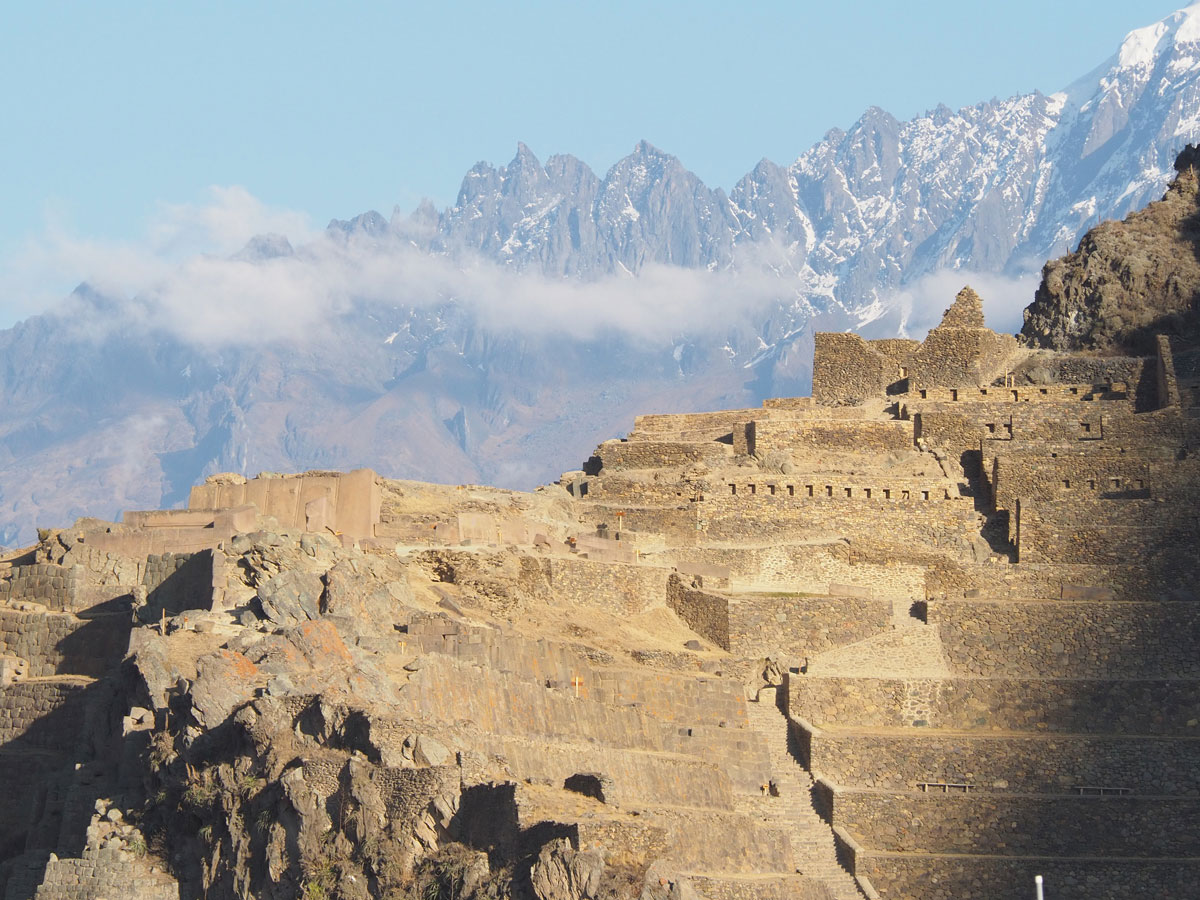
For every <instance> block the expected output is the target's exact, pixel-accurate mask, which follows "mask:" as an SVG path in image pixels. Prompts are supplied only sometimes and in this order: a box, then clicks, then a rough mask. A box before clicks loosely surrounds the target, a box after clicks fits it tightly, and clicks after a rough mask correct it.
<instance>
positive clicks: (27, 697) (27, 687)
mask: <svg viewBox="0 0 1200 900" xmlns="http://www.w3.org/2000/svg"><path fill="white" fill-rule="evenodd" d="M88 686H89V682H88V681H86V680H78V681H63V680H56V681H22V682H18V683H17V684H9V685H5V686H4V687H0V747H4V748H6V749H10V750H11V749H18V748H19V749H25V750H47V751H52V752H55V753H61V752H64V750H66V749H67V748H70V747H73V746H74V745H75V744H76V743H77V742H78V741H79V740H80V739H81V738H83V737H85V735H83V734H82V726H83V723H84V720H85V715H84V704H85V703H86V699H87V689H88Z"/></svg>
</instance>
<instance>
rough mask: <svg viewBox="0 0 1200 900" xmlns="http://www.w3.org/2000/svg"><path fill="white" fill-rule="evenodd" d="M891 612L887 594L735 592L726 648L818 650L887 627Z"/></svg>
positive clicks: (795, 653)
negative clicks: (885, 597)
mask: <svg viewBox="0 0 1200 900" xmlns="http://www.w3.org/2000/svg"><path fill="white" fill-rule="evenodd" d="M900 602H906V601H900ZM891 616H892V601H891V600H881V599H875V598H863V597H804V596H797V595H782V596H779V595H770V594H768V595H761V596H753V595H740V596H735V597H734V598H732V600H731V602H730V604H729V631H730V649H731V651H732V652H733V654H734V655H735V656H739V657H743V658H749V659H760V658H762V657H766V656H771V657H777V656H781V655H782V656H785V657H788V658H803V657H806V656H816V655H817V654H818V653H824V652H825V651H826V650H829V649H832V648H833V647H841V646H844V645H846V644H852V643H855V642H857V641H861V640H865V639H867V638H869V637H872V636H874V635H876V634H880V633H881V632H883V631H885V630H886V629H888V628H890V627H891Z"/></svg>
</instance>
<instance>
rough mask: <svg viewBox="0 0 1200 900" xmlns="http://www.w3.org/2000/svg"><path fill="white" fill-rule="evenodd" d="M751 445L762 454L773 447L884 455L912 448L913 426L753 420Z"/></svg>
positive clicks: (886, 423)
mask: <svg viewBox="0 0 1200 900" xmlns="http://www.w3.org/2000/svg"><path fill="white" fill-rule="evenodd" d="M754 448H755V452H756V453H757V454H758V455H759V456H760V457H761V456H763V455H764V454H766V453H770V452H772V451H776V450H782V451H789V450H800V451H807V452H814V451H822V452H826V451H834V450H852V451H855V452H859V453H879V454H886V453H890V452H892V451H898V450H911V449H912V448H913V427H912V423H911V422H905V421H900V420H898V421H872V420H867V421H859V422H856V421H854V420H841V419H824V418H819V417H815V416H813V417H803V418H795V419H773V418H772V419H766V420H765V421H757V422H755V423H754Z"/></svg>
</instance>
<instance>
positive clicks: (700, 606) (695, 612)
mask: <svg viewBox="0 0 1200 900" xmlns="http://www.w3.org/2000/svg"><path fill="white" fill-rule="evenodd" d="M667 606H669V607H670V608H671V609H672V610H674V612H675V614H676V615H677V616H679V618H681V619H683V621H684V622H686V623H687V625H688V627H689V628H691V629H692V631H694V632H696V634H698V635H700V636H701V637H703V638H705V639H706V640H708V641H709V642H710V643H713V644H715V645H716V646H718V647H720V648H721V649H722V650H729V600H728V599H726V598H725V597H720V596H717V595H716V594H710V593H708V592H707V591H702V590H696V589H694V588H689V587H685V586H684V583H683V580H682V579H681V578H680V577H679V576H678V575H672V576H671V577H670V579H669V580H668V582H667Z"/></svg>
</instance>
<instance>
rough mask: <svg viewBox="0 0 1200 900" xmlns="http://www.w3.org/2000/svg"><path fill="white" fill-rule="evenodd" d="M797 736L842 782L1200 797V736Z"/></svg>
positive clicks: (816, 764)
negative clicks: (1122, 790) (1105, 789)
mask: <svg viewBox="0 0 1200 900" xmlns="http://www.w3.org/2000/svg"><path fill="white" fill-rule="evenodd" d="M798 738H799V743H800V745H801V746H802V747H803V748H805V759H807V760H809V764H810V765H811V768H812V770H813V771H814V772H816V773H818V774H819V775H820V776H821V777H823V778H825V779H827V780H829V781H832V782H833V783H835V784H837V785H847V786H860V787H869V788H879V789H883V790H893V791H894V790H914V789H915V788H916V786H917V784H918V783H920V782H946V783H952V784H970V785H973V786H974V787H976V788H978V789H982V790H987V791H992V792H998V791H1007V790H1012V791H1019V792H1025V793H1057V792H1069V791H1072V790H1073V789H1075V788H1078V787H1085V788H1095V787H1110V788H1112V787H1116V788H1126V789H1128V790H1131V791H1133V792H1134V793H1139V794H1175V795H1179V796H1191V797H1200V740H1197V739H1196V738H1194V737H1183V738H1178V739H1174V738H1157V739H1155V740H1144V739H1142V738H1140V737H1136V736H1134V737H1114V736H1094V737H1088V736H1073V735H1062V734H1055V735H1038V734H1023V735H1009V736H1005V737H987V736H986V735H984V736H981V735H972V736H970V737H964V736H962V735H958V736H953V737H951V736H943V735H939V734H937V733H936V732H930V731H926V730H917V729H909V730H907V731H906V732H905V733H903V734H891V735H880V734H869V733H854V734H849V735H847V734H841V733H839V732H836V731H820V730H813V731H806V730H805V729H798Z"/></svg>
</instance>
